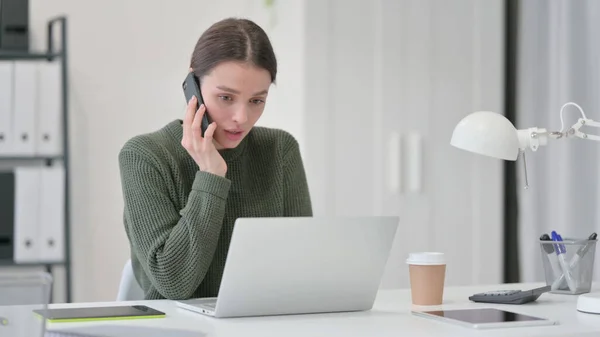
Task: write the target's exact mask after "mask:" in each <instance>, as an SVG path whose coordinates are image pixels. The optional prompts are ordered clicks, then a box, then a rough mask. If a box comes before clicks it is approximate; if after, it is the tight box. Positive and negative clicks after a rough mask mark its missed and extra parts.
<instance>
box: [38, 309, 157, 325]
mask: <svg viewBox="0 0 600 337" xmlns="http://www.w3.org/2000/svg"><path fill="white" fill-rule="evenodd" d="M33 312H35V313H36V314H38V315H40V316H42V317H44V318H46V319H47V320H48V321H49V322H77V321H95V320H103V321H104V320H113V319H114V320H119V319H134V318H163V317H165V313H164V312H162V311H158V310H156V309H153V308H150V307H147V306H145V305H128V306H112V307H93V308H89V307H88V308H56V309H47V310H34V311H33Z"/></svg>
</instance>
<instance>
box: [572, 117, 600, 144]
mask: <svg viewBox="0 0 600 337" xmlns="http://www.w3.org/2000/svg"><path fill="white" fill-rule="evenodd" d="M584 125H587V126H591V127H597V128H599V127H600V122H596V121H594V120H591V119H587V118H579V120H578V121H577V123H575V124H573V126H572V127H571V128H570V129H569V130H567V131H566V132H564V133H563V135H564V136H565V137H569V136H574V137H577V138H581V139H590V140H595V141H600V136H596V135H589V134H587V133H583V132H581V131H579V129H581V127H583V126H584Z"/></svg>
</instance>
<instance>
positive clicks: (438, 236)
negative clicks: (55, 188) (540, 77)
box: [31, 0, 502, 301]
mask: <svg viewBox="0 0 600 337" xmlns="http://www.w3.org/2000/svg"><path fill="white" fill-rule="evenodd" d="M434 3H435V6H433V5H432V4H434ZM490 3H492V5H490V6H484V5H481V4H480V2H477V1H474V0H461V1H453V2H448V3H446V2H433V1H421V0H412V1H407V0H403V1H394V0H378V1H375V2H371V1H362V0H355V1H350V0H327V1H325V0H296V1H291V0H288V1H275V4H276V8H275V12H276V20H275V21H272V17H271V13H270V12H269V10H266V9H264V8H263V5H264V1H263V0H221V1H208V0H204V1H178V2H171V3H168V2H158V1H116V0H107V1H101V2H88V1H78V0H55V1H52V2H48V1H44V0H31V20H32V24H33V34H34V41H33V42H34V45H35V46H37V47H42V46H43V45H44V43H45V30H44V29H45V21H46V20H47V19H48V18H50V17H52V16H54V15H57V14H63V13H64V14H66V15H68V17H69V48H70V54H69V57H70V64H69V67H70V68H69V72H70V77H69V79H70V81H71V82H70V97H71V100H70V103H71V118H70V121H71V132H70V137H71V151H72V157H71V158H72V179H73V180H72V200H73V203H72V210H73V211H72V222H73V225H72V226H73V231H72V237H73V243H72V247H73V268H74V273H75V274H74V275H75V276H74V295H75V297H74V300H75V301H94V300H111V299H114V297H115V295H116V291H117V285H118V281H119V277H120V273H121V268H122V265H123V262H124V261H125V259H127V258H128V257H129V249H128V244H127V239H126V237H125V234H124V231H123V225H122V213H121V212H122V197H121V187H120V179H119V172H118V166H117V154H118V151H119V149H120V147H121V146H122V144H123V143H124V142H125V141H126V140H127V139H128V138H130V137H132V136H133V135H136V134H138V133H142V132H148V131H151V130H154V129H156V128H159V127H161V126H162V125H164V124H165V123H167V122H169V121H170V120H172V119H174V118H180V117H181V116H182V114H183V108H184V102H183V94H182V93H181V89H180V85H181V81H182V79H183V76H184V74H185V72H186V69H187V67H188V62H189V57H190V54H191V52H192V49H193V46H194V44H195V42H196V40H197V38H198V37H199V35H200V34H201V33H202V31H203V30H205V29H206V28H207V27H208V26H209V24H211V23H213V22H215V21H216V20H219V19H221V18H224V17H227V16H235V15H243V16H247V17H250V18H253V19H255V20H256V21H257V22H258V23H259V24H261V25H263V27H264V28H265V29H266V30H267V31H268V32H269V33H270V35H271V38H272V39H273V44H274V47H275V51H276V53H277V56H278V58H279V62H280V71H279V75H278V76H279V79H278V83H277V85H276V87H274V88H273V91H272V94H271V95H270V96H271V97H270V99H269V103H268V104H267V111H266V112H265V115H264V116H263V118H262V119H261V121H260V123H259V124H262V125H267V126H275V127H281V128H284V129H286V130H288V131H290V132H292V134H294V135H295V136H296V137H297V138H298V139H299V141H300V144H301V148H302V151H303V154H304V156H305V164H306V167H307V171H308V172H307V173H308V176H309V184H310V188H311V192H312V197H313V203H314V209H315V214H317V215H319V214H348V213H353V214H355V213H363V214H364V213H366V214H400V215H402V223H401V230H400V233H403V235H404V238H403V240H401V241H400V245H402V244H404V243H406V245H405V246H397V247H396V248H395V250H394V255H393V256H392V258H391V263H390V266H391V267H390V268H391V269H388V271H387V273H386V281H385V282H384V283H385V285H386V286H404V285H406V275H405V270H404V265H403V259H404V257H405V254H406V253H407V251H408V250H409V249H415V250H416V249H443V250H444V251H446V252H448V253H449V255H450V257H451V258H452V269H451V270H452V271H451V274H450V275H451V276H450V281H452V282H454V283H464V282H467V281H471V280H474V281H476V282H483V281H486V280H493V281H495V280H498V278H499V276H498V275H499V273H500V270H501V265H499V262H500V261H499V257H500V252H499V248H500V242H501V238H500V237H499V236H498V234H499V224H500V223H501V219H500V215H501V210H500V207H501V203H500V201H501V195H500V191H501V188H500V187H501V183H500V176H501V174H500V169H499V168H500V166H499V163H497V162H491V161H486V160H485V159H482V158H476V157H472V156H469V155H467V154H464V153H460V152H458V151H453V150H452V149H450V148H449V146H448V145H447V142H448V141H449V136H450V133H451V130H452V127H453V123H455V122H457V121H458V118H459V117H460V116H464V115H466V113H468V112H469V111H472V110H477V109H480V108H488V109H496V110H498V109H501V107H500V106H499V97H500V96H499V95H500V93H499V89H500V78H499V73H500V70H499V66H500V61H501V59H500V56H499V55H501V53H500V52H501V50H500V49H499V44H498V43H497V42H499V41H500V32H501V29H502V27H501V25H500V21H499V20H498V18H499V17H500V15H501V10H500V8H499V7H498V4H499V3H501V1H493V2H490ZM476 4H477V5H476ZM279 6H285V7H279ZM477 11H481V12H477ZM308 18H310V24H309V23H308ZM159 22H160V23H161V24H162V25H161V27H159V26H158V24H157V23H159ZM381 25H383V26H381ZM478 27H484V28H483V29H481V30H480V29H478ZM430 30H435V32H436V34H435V35H431V34H429V32H430ZM379 33H383V34H384V35H381V34H379ZM465 34H466V35H465ZM423 57H426V58H423ZM498 112H501V111H498ZM434 122H435V123H437V122H440V123H441V124H439V125H438V124H434ZM409 131H412V132H417V133H419V134H420V135H421V136H422V137H424V138H423V139H424V141H425V144H426V146H425V152H423V156H424V162H423V165H424V166H423V167H424V168H423V169H424V172H425V173H424V175H423V177H424V185H423V186H424V187H423V188H424V189H425V191H426V193H424V194H414V195H413V194H398V193H390V192H387V191H388V186H389V180H387V179H389V178H384V177H385V176H384V175H383V174H385V173H386V172H387V171H388V168H389V161H388V160H389V158H388V156H387V155H386V153H387V152H386V151H388V149H387V145H386V144H388V143H389V137H390V135H391V134H392V133H393V132H397V133H398V134H399V135H404V134H405V133H406V132H409ZM446 167H452V168H454V169H456V170H459V171H460V172H461V173H460V174H459V176H458V177H457V178H454V177H452V176H449V175H448V174H447V172H446V173H444V172H445V171H444V170H445V168H446ZM490 177H492V178H491V180H490ZM454 209H456V211H453V210H454ZM436 212H437V213H436ZM434 214H438V216H435V215H434ZM436 226H437V227H436ZM444 226H445V227H444ZM428 235H430V236H428ZM458 235H463V236H465V237H466V239H463V238H459V237H458ZM487 235H490V237H489V238H488V236H487ZM472 238H486V239H488V240H489V242H486V241H478V242H476V243H475V244H473V243H471V242H472V241H470V239H472ZM456 240H458V241H456ZM463 240H467V241H463ZM465 242H469V243H465ZM465 245H468V247H467V248H463V247H464V246H465ZM486 245H487V246H488V247H490V248H489V250H488V251H487V253H486V254H484V255H477V256H474V255H473V254H474V252H475V253H476V254H478V253H479V252H481V251H482V250H483V249H482V247H484V246H486ZM482 257H485V258H489V260H481V258H482ZM460 259H464V261H466V262H465V264H464V266H463V269H457V268H456V267H455V266H458V265H459V264H460V263H461V262H459V260H460ZM485 264H490V265H491V266H490V268H489V269H488V270H489V271H490V272H491V273H492V274H491V275H492V276H491V277H489V278H484V277H482V276H481V275H479V274H478V273H481V272H482V269H483V268H482V266H484V265H485ZM472 266H476V267H477V268H473V269H472V270H471V267H472ZM464 270H467V271H468V273H469V274H468V275H466V276H465V275H460V272H461V271H464Z"/></svg>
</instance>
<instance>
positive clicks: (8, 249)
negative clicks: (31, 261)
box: [0, 171, 15, 261]
mask: <svg viewBox="0 0 600 337" xmlns="http://www.w3.org/2000/svg"><path fill="white" fill-rule="evenodd" d="M14 207H15V174H14V173H13V172H12V171H8V172H0V260H6V261H12V259H13V237H14V223H15V210H14Z"/></svg>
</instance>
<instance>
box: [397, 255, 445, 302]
mask: <svg viewBox="0 0 600 337" xmlns="http://www.w3.org/2000/svg"><path fill="white" fill-rule="evenodd" d="M406 262H407V263H408V268H409V269H408V270H409V275H410V290H411V298H412V303H413V304H414V305H441V304H442V302H443V298H444V281H445V279H446V261H445V258H444V254H443V253H429V252H426V253H412V254H410V256H409V258H408V260H407V261H406Z"/></svg>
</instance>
